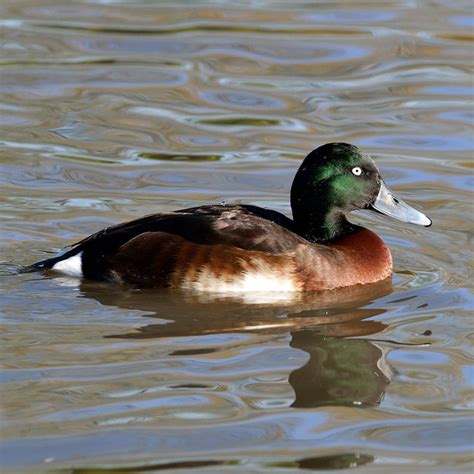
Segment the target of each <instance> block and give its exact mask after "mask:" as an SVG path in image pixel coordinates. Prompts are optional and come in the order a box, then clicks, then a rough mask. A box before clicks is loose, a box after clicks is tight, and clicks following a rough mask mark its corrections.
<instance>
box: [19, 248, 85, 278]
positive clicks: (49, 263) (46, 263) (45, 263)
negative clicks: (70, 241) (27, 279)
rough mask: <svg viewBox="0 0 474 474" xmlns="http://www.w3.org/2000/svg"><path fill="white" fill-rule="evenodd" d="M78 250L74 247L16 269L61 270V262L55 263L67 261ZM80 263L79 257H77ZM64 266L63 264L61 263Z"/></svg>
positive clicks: (22, 270)
mask: <svg viewBox="0 0 474 474" xmlns="http://www.w3.org/2000/svg"><path fill="white" fill-rule="evenodd" d="M78 253H79V251H78V250H77V249H75V248H73V249H71V250H69V251H67V252H64V253H62V254H59V255H56V256H55V257H51V258H47V259H46V260H41V261H39V262H36V263H33V264H32V265H27V266H25V267H22V268H20V270H19V271H18V272H19V273H33V272H42V271H45V270H56V269H57V270H59V271H61V270H62V268H59V267H61V264H60V265H58V266H57V267H55V265H56V264H58V263H60V262H66V261H69V259H70V258H71V257H75V256H77V255H78ZM79 263H80V259H79ZM63 266H64V265H63Z"/></svg>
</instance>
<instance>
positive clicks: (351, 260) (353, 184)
mask: <svg viewBox="0 0 474 474" xmlns="http://www.w3.org/2000/svg"><path fill="white" fill-rule="evenodd" d="M290 201H291V209H292V215H293V218H292V219H291V218H289V217H287V216H286V215H284V214H282V213H280V212H277V211H274V210H271V209H266V208H262V207H258V206H254V205H247V204H238V205H230V204H220V205H202V206H199V207H192V208H188V209H180V210H176V211H173V212H162V213H158V214H153V215H148V216H145V217H142V218H139V219H135V220H131V221H128V222H124V223H120V224H117V225H113V226H110V227H107V228H105V229H103V230H100V231H99V232H96V233H95V234H92V235H90V236H89V237H86V238H84V239H83V240H81V241H79V242H77V243H75V244H72V245H70V246H69V247H67V248H66V249H65V250H64V251H63V252H62V253H60V254H58V255H57V256H54V257H52V258H48V259H46V260H42V261H40V262H37V263H34V264H33V265H30V266H28V267H25V268H24V271H25V272H53V273H59V274H63V275H68V276H72V277H80V278H84V279H88V280H102V281H108V282H114V283H118V284H121V285H125V286H129V287H135V288H177V289H181V290H190V291H197V292H209V293H213V292H218V293H226V292H231V293H235V292H254V291H265V292H270V291H271V292H307V291H324V290H334V289H337V288H343V287H349V286H353V285H368V284H372V283H376V282H379V281H382V280H385V279H388V278H390V277H391V275H392V272H393V263H392V256H391V253H390V250H389V248H388V246H387V245H386V244H385V243H384V241H383V240H382V239H381V238H380V237H379V236H378V235H377V234H375V233H374V232H372V231H371V230H369V229H366V228H364V227H361V226H359V225H356V224H353V223H352V222H350V221H349V219H348V214H349V213H350V212H352V211H355V210H364V209H366V210H370V211H374V212H377V213H381V214H384V215H386V216H389V217H391V218H394V219H398V220H400V221H403V222H407V223H411V224H415V225H420V226H425V227H429V226H430V225H431V220H430V219H429V218H428V217H427V216H426V215H424V214H423V213H421V212H420V211H418V210H416V209H414V208H413V207H411V206H409V205H408V204H406V203H405V202H404V201H402V200H401V199H400V198H398V197H396V196H395V194H394V193H393V192H392V191H391V190H390V189H389V188H388V187H387V186H386V184H385V183H384V181H383V179H382V177H381V175H380V172H379V170H378V169H377V167H376V165H375V163H374V161H373V160H372V158H371V157H370V156H369V155H368V154H367V153H364V152H363V151H361V150H360V149H359V148H358V147H356V146H355V145H351V144H348V143H327V144H325V145H322V146H320V147H318V148H316V149H315V150H313V151H311V152H310V153H309V154H308V155H307V156H306V158H305V159H304V160H303V162H302V163H301V165H300V167H299V169H298V171H297V173H296V175H295V177H294V180H293V183H292V186H291V191H290Z"/></svg>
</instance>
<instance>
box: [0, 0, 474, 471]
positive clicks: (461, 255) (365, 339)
mask: <svg viewBox="0 0 474 474" xmlns="http://www.w3.org/2000/svg"><path fill="white" fill-rule="evenodd" d="M471 15H472V7H471V5H470V2H464V1H456V2H453V1H448V0H446V1H441V0H438V1H423V0H405V1H390V0H386V1H345V2H342V1H340V2H337V1H326V2H303V1H297V2H291V3H289V2H287V3H285V2H278V1H270V0H261V1H254V2H249V1H245V0H242V1H235V2H227V3H226V2H217V1H216V2H180V3H178V2H154V1H146V0H142V1H138V2H132V1H126V0H102V1H101V0H89V1H86V0H83V1H74V2H72V1H66V0H63V1H55V0H53V1H47V0H7V1H4V2H2V4H1V6H0V18H1V25H2V26H3V31H2V40H3V42H2V48H3V49H2V56H1V71H0V73H1V81H0V90H1V97H0V108H1V109H0V110H1V111H2V113H1V123H2V133H1V139H2V142H1V145H0V154H1V155H0V158H1V164H2V175H1V191H0V193H1V195H0V199H1V206H2V207H1V209H2V217H3V219H2V221H3V224H2V243H1V245H2V276H1V279H2V287H3V290H2V298H1V303H2V306H3V308H4V318H3V325H2V328H3V346H2V347H3V348H2V351H1V355H2V358H3V364H4V369H5V370H4V371H3V378H2V401H1V404H2V408H3V414H2V417H3V421H2V425H1V426H2V435H3V447H2V454H1V455H2V464H3V466H4V469H5V472H35V473H38V472H74V473H91V474H92V473H123V472H140V471H146V472H153V471H159V472H163V471H168V472H175V471H177V470H179V472H200V473H202V472H206V473H207V472H213V473H224V474H226V473H239V474H242V473H253V472H262V473H274V472H281V473H285V474H286V473H291V472H297V471H299V470H301V469H307V470H317V471H318V470H319V471H325V470H329V471H331V472H334V470H336V471H337V470H344V469H346V468H358V470H359V471H360V472H368V473H370V472H384V473H399V472H443V473H444V472H468V471H469V472H470V469H472V465H469V464H468V463H469V462H470V459H471V457H472V448H473V441H474V427H473V424H472V422H471V420H470V418H469V415H470V414H471V413H472V412H470V411H469V407H470V405H469V403H470V399H469V396H470V388H472V384H473V372H472V366H470V346H469V340H470V332H471V326H470V324H469V320H468V318H469V316H470V313H471V312H472V309H473V299H472V293H471V289H472V287H471V286H470V281H469V278H470V271H469V266H470V263H472V260H471V259H472V253H471V250H470V247H469V245H470V238H471V237H472V221H471V218H472V211H473V204H472V203H473V201H472V199H473V198H472V194H471V191H472V178H473V175H472V167H473V149H474V147H473V130H472V118H473V114H472V104H471V103H470V101H471V99H472V89H471V86H472V75H471V66H472V51H473V49H472V47H473V43H472V32H473V30H472V28H473V19H472V16H471ZM336 140H344V141H348V142H352V143H355V144H357V145H359V146H360V147H362V148H363V149H364V150H366V151H368V152H369V153H371V154H372V155H373V156H374V157H375V158H376V161H377V163H378V165H379V167H380V168H381V170H382V172H383V174H384V176H385V179H386V181H387V182H388V183H389V185H390V186H391V187H392V188H394V189H395V190H396V191H397V192H398V193H399V194H400V195H401V196H402V197H403V198H405V199H406V200H407V201H408V202H410V203H412V204H414V205H415V206H418V207H419V208H421V209H422V210H423V211H425V212H426V213H427V214H428V215H429V216H430V217H432V218H433V221H434V225H433V226H432V227H431V228H430V229H423V228H419V227H411V226H408V225H404V224H402V223H399V222H395V221H391V220H389V219H386V218H379V217H377V216H373V215H367V214H365V213H359V214H358V215H356V216H353V218H354V220H355V221H358V222H362V223H363V224H364V225H367V226H369V227H370V228H371V229H373V230H375V231H376V232H377V233H378V234H379V235H381V236H382V237H383V238H384V239H385V240H386V241H387V242H388V243H389V245H390V247H391V249H392V252H393V254H394V261H395V274H394V278H393V288H392V287H391V286H390V285H388V286H387V285H383V284H382V285H375V286H373V287H369V288H363V289H358V290H357V289H355V290H354V289H353V290H352V291H343V292H338V293H336V294H327V295H305V296H304V297H303V298H302V299H301V300H299V301H285V300H282V299H280V300H276V301H267V302H266V303H263V302H262V299H259V298H257V297H254V296H252V295H246V296H242V297H241V298H235V299H229V298H220V299H219V298H217V297H211V296H206V295H190V294H185V293H179V292H166V291H161V292H160V291H157V292H150V291H138V290H135V291H132V290H126V289H123V288H117V287H114V286H111V285H106V284H96V283H91V282H82V283H81V284H80V285H79V284H78V283H77V282H74V281H70V280H67V279H57V278H56V279H53V278H46V277H43V276H41V275H16V274H14V273H12V270H14V269H15V268H18V267H19V266H20V265H23V264H27V263H31V262H33V261H35V260H38V259H41V258H44V257H46V256H47V255H49V254H50V253H51V252H54V251H55V250H57V249H59V248H60V247H62V246H63V245H65V244H67V243H71V242H73V241H75V240H77V239H79V238H81V237H83V236H85V235H87V234H89V233H91V232H94V231H96V230H98V229H100V228H102V227H104V226H106V225H108V224H112V223H116V222H119V221H123V220H127V219H131V218H134V217H137V216H141V215H143V214H147V213H152V212H158V211H164V210H170V209H175V208H180V207H185V206H193V205H198V204H202V203H219V202H221V201H226V202H242V203H254V204H257V205H261V206H268V207H271V208H273V209H276V210H278V211H281V212H284V213H287V214H289V213H290V208H289V202H288V190H289V186H290V184H291V180H292V177H293V175H294V172H295V170H296V168H297V167H298V165H299V163H300V161H301V159H302V158H303V157H304V156H305V154H306V153H307V152H308V151H309V150H311V149H312V148H315V147H316V146H317V145H320V144H322V143H325V142H328V141H336Z"/></svg>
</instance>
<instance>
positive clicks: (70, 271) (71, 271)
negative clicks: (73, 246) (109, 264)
mask: <svg viewBox="0 0 474 474" xmlns="http://www.w3.org/2000/svg"><path fill="white" fill-rule="evenodd" d="M51 270H54V271H56V272H61V273H64V274H65V275H69V276H73V277H81V276H82V252H79V253H78V254H76V255H73V256H72V257H69V258H67V259H66V260H61V261H60V262H58V263H55V264H54V265H53V266H52V267H51Z"/></svg>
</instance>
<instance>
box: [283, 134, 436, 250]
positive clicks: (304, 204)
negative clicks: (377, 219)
mask: <svg viewBox="0 0 474 474" xmlns="http://www.w3.org/2000/svg"><path fill="white" fill-rule="evenodd" d="M291 207H292V210H293V218H294V221H295V224H296V227H297V229H298V230H299V231H300V233H301V234H303V235H304V236H305V237H306V238H308V239H309V240H312V241H315V242H324V241H329V240H334V239H337V238H338V237H340V236H341V235H344V234H346V233H348V232H351V231H352V230H354V228H355V226H353V225H352V224H350V223H349V222H348V221H347V219H346V214H347V213H349V212H351V211H354V210H357V209H371V210H375V211H378V212H381V213H383V214H386V215H388V216H391V217H394V218H396V219H399V220H402V221H405V222H410V223H412V224H419V225H424V226H429V225H431V221H430V220H429V219H428V218H427V217H426V216H425V215H423V214H422V213H420V212H418V211H417V210H415V209H413V208H412V207H410V206H408V205H407V204H405V203H404V202H403V201H402V200H401V199H397V198H396V197H395V196H394V195H393V193H391V192H390V191H389V190H388V189H387V187H386V186H385V184H384V182H383V180H382V178H381V176H380V173H379V170H378V169H377V167H376V166H375V164H374V162H373V161H372V159H371V158H370V156H369V155H367V154H366V153H362V152H361V151H360V150H359V149H358V148H357V147H356V146H354V145H349V144H347V143H327V144H326V145H323V146H321V147H319V148H317V149H316V150H314V151H312V152H311V153H310V154H309V155H308V156H307V157H306V158H305V160H304V161H303V163H302V164H301V166H300V168H299V170H298V172H297V173H296V176H295V179H294V181H293V186H292V188H291Z"/></svg>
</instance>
